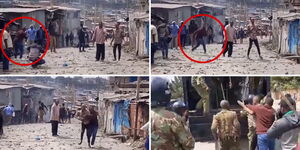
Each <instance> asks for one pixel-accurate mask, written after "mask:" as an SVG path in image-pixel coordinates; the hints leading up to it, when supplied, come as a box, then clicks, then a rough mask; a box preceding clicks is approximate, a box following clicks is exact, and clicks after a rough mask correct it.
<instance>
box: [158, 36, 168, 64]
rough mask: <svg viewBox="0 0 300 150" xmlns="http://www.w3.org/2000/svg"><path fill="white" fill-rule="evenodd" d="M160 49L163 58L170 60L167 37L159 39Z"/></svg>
mask: <svg viewBox="0 0 300 150" xmlns="http://www.w3.org/2000/svg"><path fill="white" fill-rule="evenodd" d="M159 47H160V49H161V52H162V56H163V58H164V59H165V58H168V42H167V37H160V38H159Z"/></svg>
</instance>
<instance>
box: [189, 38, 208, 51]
mask: <svg viewBox="0 0 300 150" xmlns="http://www.w3.org/2000/svg"><path fill="white" fill-rule="evenodd" d="M201 44H202V45H203V49H204V53H206V46H205V39H204V37H201V38H199V39H198V40H197V44H196V46H195V47H194V48H192V50H195V49H196V48H198V47H199V46H200V45H201Z"/></svg>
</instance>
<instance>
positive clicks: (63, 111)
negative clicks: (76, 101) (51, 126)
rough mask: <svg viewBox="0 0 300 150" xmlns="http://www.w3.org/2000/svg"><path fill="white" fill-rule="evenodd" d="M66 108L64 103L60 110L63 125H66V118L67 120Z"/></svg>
mask: <svg viewBox="0 0 300 150" xmlns="http://www.w3.org/2000/svg"><path fill="white" fill-rule="evenodd" d="M66 115H67V113H66V107H65V104H64V103H62V105H61V107H60V108H59V121H60V122H61V123H65V118H66Z"/></svg>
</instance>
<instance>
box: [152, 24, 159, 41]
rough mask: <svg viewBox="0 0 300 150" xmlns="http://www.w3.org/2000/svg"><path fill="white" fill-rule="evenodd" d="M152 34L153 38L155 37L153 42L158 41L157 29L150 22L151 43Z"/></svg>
mask: <svg viewBox="0 0 300 150" xmlns="http://www.w3.org/2000/svg"><path fill="white" fill-rule="evenodd" d="M153 35H154V38H155V42H158V35H157V29H156V27H155V26H154V25H152V24H151V43H153V41H152V37H153Z"/></svg>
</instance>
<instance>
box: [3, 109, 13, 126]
mask: <svg viewBox="0 0 300 150" xmlns="http://www.w3.org/2000/svg"><path fill="white" fill-rule="evenodd" d="M3 111H4V113H5V116H6V122H7V124H8V125H10V124H11V120H12V117H13V114H14V111H15V109H14V107H13V105H12V104H9V105H8V106H6V107H5V108H4V110H3Z"/></svg>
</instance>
